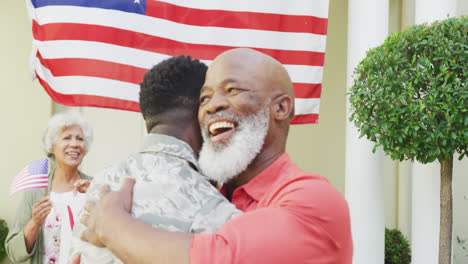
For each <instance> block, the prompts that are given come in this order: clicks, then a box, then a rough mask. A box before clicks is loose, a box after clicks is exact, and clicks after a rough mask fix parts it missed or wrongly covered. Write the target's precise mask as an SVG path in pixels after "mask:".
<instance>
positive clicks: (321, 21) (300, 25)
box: [146, 1, 328, 35]
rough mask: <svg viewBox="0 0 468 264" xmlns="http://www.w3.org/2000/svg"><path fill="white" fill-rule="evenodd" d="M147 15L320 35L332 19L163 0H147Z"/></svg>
mask: <svg viewBox="0 0 468 264" xmlns="http://www.w3.org/2000/svg"><path fill="white" fill-rule="evenodd" d="M146 15H148V16H151V17H156V18H162V19H166V20H170V21H173V22H177V23H181V24H186V25H193V26H202V27H224V28H239V29H257V30H269V31H280V32H301V33H313V34H319V35H326V34H327V23H328V19H326V18H319V17H313V16H302V15H284V14H269V13H258V12H241V11H226V10H203V9H196V8H188V7H182V6H177V5H174V4H170V3H164V2H160V1H147V2H146Z"/></svg>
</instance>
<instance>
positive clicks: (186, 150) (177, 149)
mask: <svg viewBox="0 0 468 264" xmlns="http://www.w3.org/2000/svg"><path fill="white" fill-rule="evenodd" d="M145 152H160V153H165V154H168V155H171V156H176V157H179V158H181V159H184V160H186V161H188V162H189V163H191V165H192V166H193V167H194V169H196V170H197V171H200V168H199V167H198V160H197V158H196V155H195V152H194V151H193V149H192V148H191V147H190V146H189V145H188V144H187V143H185V142H184V141H182V140H180V139H177V138H175V137H171V136H168V135H163V134H153V133H151V134H148V135H147V136H146V138H145V140H144V141H143V145H142V147H141V150H140V153H145Z"/></svg>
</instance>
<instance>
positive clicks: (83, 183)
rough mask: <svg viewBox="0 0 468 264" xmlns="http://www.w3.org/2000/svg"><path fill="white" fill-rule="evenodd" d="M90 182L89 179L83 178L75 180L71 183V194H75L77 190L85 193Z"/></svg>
mask: <svg viewBox="0 0 468 264" xmlns="http://www.w3.org/2000/svg"><path fill="white" fill-rule="evenodd" d="M90 184H91V182H90V181H88V180H84V179H82V180H78V181H76V182H75V183H74V184H73V195H76V194H77V193H78V192H80V193H86V192H87V191H88V188H89V185H90Z"/></svg>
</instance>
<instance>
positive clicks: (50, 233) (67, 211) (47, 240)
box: [43, 191, 85, 264]
mask: <svg viewBox="0 0 468 264" xmlns="http://www.w3.org/2000/svg"><path fill="white" fill-rule="evenodd" d="M49 199H50V201H51V202H52V205H53V206H52V210H51V211H50V213H49V215H48V216H47V218H46V220H45V222H44V256H43V260H44V261H43V263H44V264H53V263H55V264H57V263H60V264H66V263H67V262H68V253H69V252H68V251H69V250H70V244H71V237H72V231H73V226H74V224H75V223H76V222H77V221H79V219H77V216H78V213H79V211H80V210H81V208H82V207H83V205H84V202H85V194H83V193H77V194H76V196H74V195H73V192H72V191H71V192H63V193H56V192H50V195H49Z"/></svg>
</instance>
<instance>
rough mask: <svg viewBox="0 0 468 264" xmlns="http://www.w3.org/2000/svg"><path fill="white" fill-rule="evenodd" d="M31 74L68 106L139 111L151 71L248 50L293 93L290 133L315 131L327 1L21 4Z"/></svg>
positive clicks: (31, 0)
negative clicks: (27, 23) (288, 82)
mask: <svg viewBox="0 0 468 264" xmlns="http://www.w3.org/2000/svg"><path fill="white" fill-rule="evenodd" d="M27 1H28V9H29V14H30V17H31V18H32V30H33V38H34V40H33V56H32V61H31V62H32V63H31V65H32V67H31V68H32V71H33V73H35V75H36V76H37V78H38V79H39V81H40V83H41V84H42V86H43V87H44V89H45V90H46V91H47V93H48V94H49V95H50V96H51V98H52V99H53V100H54V101H56V102H58V103H61V104H64V105H70V106H96V107H105V108H115V109H123V110H130V111H139V107H138V92H139V83H140V82H141V80H142V78H143V75H144V73H145V72H146V71H147V70H148V69H150V68H151V67H152V66H153V65H155V64H157V63H158V62H159V61H161V60H163V59H166V58H168V57H170V56H174V55H180V54H185V55H191V56H192V57H195V58H199V59H201V60H202V61H204V62H205V63H207V64H209V63H210V62H211V60H213V59H214V58H215V57H216V56H217V55H218V54H220V53H221V52H223V51H226V50H228V49H232V48H235V47H250V48H253V49H256V50H258V51H261V52H264V53H266V54H268V55H270V56H272V57H274V58H276V59H277V60H278V61H280V62H281V63H282V64H283V65H284V66H285V67H286V69H287V70H288V72H289V74H290V76H291V79H292V81H293V83H294V89H295V97H296V100H295V113H296V116H295V117H294V119H293V120H292V123H293V124H305V123H316V122H317V121H318V113H319V106H320V94H321V89H322V75H323V74H322V73H323V63H324V56H325V43H326V33H327V23H328V18H327V17H328V0H235V1H231V0H224V1H221V0H196V1H194V0H164V1H155V0H27Z"/></svg>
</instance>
